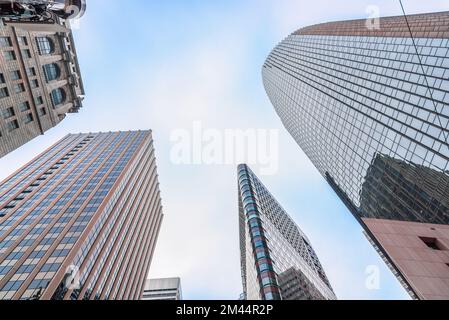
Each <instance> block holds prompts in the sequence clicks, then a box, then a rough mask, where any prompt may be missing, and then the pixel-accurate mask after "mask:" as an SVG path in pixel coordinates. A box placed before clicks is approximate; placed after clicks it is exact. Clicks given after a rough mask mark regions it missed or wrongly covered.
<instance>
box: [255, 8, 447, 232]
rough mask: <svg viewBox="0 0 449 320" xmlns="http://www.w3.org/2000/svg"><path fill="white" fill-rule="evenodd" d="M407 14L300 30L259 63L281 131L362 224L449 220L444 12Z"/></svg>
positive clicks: (442, 221)
mask: <svg viewBox="0 0 449 320" xmlns="http://www.w3.org/2000/svg"><path fill="white" fill-rule="evenodd" d="M408 20H409V25H410V29H409V28H408V26H407V23H406V20H405V18H404V17H403V16H402V17H388V18H382V19H381V20H380V29H379V30H369V29H367V27H366V26H365V20H353V21H345V22H332V23H326V24H321V25H316V26H311V27H306V28H303V29H301V30H299V31H297V32H295V33H293V34H292V35H290V36H289V37H287V38H286V39H285V40H284V41H282V42H281V43H280V44H279V45H278V46H277V47H276V48H275V49H274V50H273V52H272V53H271V54H270V56H269V57H268V59H267V61H266V63H265V65H264V66H263V81H264V85H265V88H266V91H267V93H268V95H269V97H270V99H271V101H272V103H273V105H274V107H275V109H276V111H277V113H278V115H279V116H280V118H281V119H282V121H283V123H284V125H285V127H286V128H287V129H288V131H289V132H290V133H291V135H292V136H293V137H294V139H295V140H296V141H297V143H298V144H299V145H300V147H301V148H302V150H303V151H304V152H305V153H306V154H307V156H308V157H309V158H310V160H311V161H312V162H313V163H314V165H315V166H316V167H317V168H318V170H319V171H320V172H321V173H322V175H323V176H325V177H326V179H327V181H328V182H329V183H330V185H331V186H332V187H333V188H334V190H335V191H336V192H337V194H338V195H339V196H340V197H341V199H342V200H343V201H344V202H345V204H346V205H347V206H348V208H349V209H350V210H351V212H352V213H353V214H354V215H355V217H356V218H357V219H359V221H360V222H361V223H362V225H363V221H362V219H363V218H365V217H369V218H380V219H392V220H403V221H415V222H422V223H435V224H448V223H449V210H448V194H449V144H448V137H449V12H442V13H433V14H423V15H414V16H409V17H408ZM412 35H413V37H412ZM364 227H365V226H364ZM367 231H368V232H369V230H367Z"/></svg>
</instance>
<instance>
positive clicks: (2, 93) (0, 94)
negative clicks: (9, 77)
mask: <svg viewBox="0 0 449 320" xmlns="http://www.w3.org/2000/svg"><path fill="white" fill-rule="evenodd" d="M8 96H9V92H8V88H6V87H5V88H0V98H5V97H8Z"/></svg>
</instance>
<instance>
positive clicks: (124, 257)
mask: <svg viewBox="0 0 449 320" xmlns="http://www.w3.org/2000/svg"><path fill="white" fill-rule="evenodd" d="M162 217H163V216H162V207H161V199H160V194H159V184H158V176H157V172H156V162H155V154H154V148H153V140H152V135H151V132H150V131H143V132H140V131H139V132H115V133H96V134H75V135H68V136H66V137H65V138H63V139H62V140H60V141H59V142H58V143H56V144H55V145H53V146H52V147H50V148H49V149H48V150H46V151H45V152H44V153H42V154H41V155H39V156H38V157H36V158H35V159H34V160H32V161H31V162H29V163H28V164H27V165H25V166H24V167H23V168H22V169H20V170H19V171H17V172H16V173H15V174H13V175H12V176H10V177H9V178H8V179H6V180H5V181H4V182H3V183H2V184H1V185H0V299H24V300H27V299H42V300H47V299H54V300H60V299H72V300H75V299H79V300H81V299H100V300H121V299H126V300H128V299H131V300H132V299H136V300H138V299H140V298H141V296H142V293H143V288H144V285H145V280H146V278H147V275H148V270H149V266H150V262H151V259H152V256H153V252H154V247H155V244H156V241H157V237H158V233H159V229H160V225H161V221H162Z"/></svg>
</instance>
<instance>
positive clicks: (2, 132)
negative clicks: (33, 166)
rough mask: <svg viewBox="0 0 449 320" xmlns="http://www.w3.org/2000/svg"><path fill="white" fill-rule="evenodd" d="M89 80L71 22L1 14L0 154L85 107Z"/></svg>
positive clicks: (43, 131) (25, 141)
mask: <svg viewBox="0 0 449 320" xmlns="http://www.w3.org/2000/svg"><path fill="white" fill-rule="evenodd" d="M83 95H84V88H83V83H82V80H81V75H80V68H79V65H78V61H77V55H76V50H75V45H74V40H73V37H72V34H71V30H70V26H69V24H68V22H65V21H62V20H60V21H59V24H57V25H55V26H51V27H46V26H44V27H39V26H37V27H34V26H33V27H30V26H29V25H27V24H21V23H14V24H8V25H7V24H6V23H5V22H2V21H1V20H0V157H3V156H5V155H6V154H8V153H9V152H11V151H13V150H15V149H17V148H18V147H20V146H22V145H23V144H25V143H27V142H28V141H30V140H31V139H33V138H35V137H36V136H38V135H41V134H44V133H45V132H46V131H47V130H49V129H50V128H52V127H54V126H56V125H58V124H59V123H60V122H61V121H62V120H63V119H64V118H65V117H66V114H67V113H75V112H78V110H79V109H80V108H81V101H82V99H83Z"/></svg>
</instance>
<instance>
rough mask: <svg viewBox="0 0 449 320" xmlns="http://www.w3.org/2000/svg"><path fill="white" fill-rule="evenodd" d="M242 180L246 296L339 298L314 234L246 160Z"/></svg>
mask: <svg viewBox="0 0 449 320" xmlns="http://www.w3.org/2000/svg"><path fill="white" fill-rule="evenodd" d="M238 186H239V218H240V254H241V270H242V282H243V291H244V293H243V296H242V297H243V299H245V300H283V299H284V300H333V299H336V296H335V294H334V292H333V290H332V287H331V285H330V283H329V280H328V279H327V276H326V274H325V272H324V269H323V267H322V266H321V263H320V261H319V259H318V256H317V255H316V253H315V251H314V250H313V248H312V245H311V242H310V240H309V239H308V238H307V236H306V235H305V234H304V233H303V232H302V231H301V229H300V228H299V227H298V226H297V225H296V223H295V222H294V221H293V220H292V218H291V217H290V216H289V215H288V214H287V212H286V211H285V210H284V209H283V208H282V206H281V205H280V204H279V203H278V202H277V201H276V199H275V198H274V197H273V195H271V193H270V192H269V191H268V190H267V188H266V187H265V186H264V185H263V184H262V182H261V181H260V180H259V179H258V178H257V176H256V175H255V174H254V173H253V172H252V171H251V169H250V168H249V167H248V166H247V165H240V166H239V167H238Z"/></svg>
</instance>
